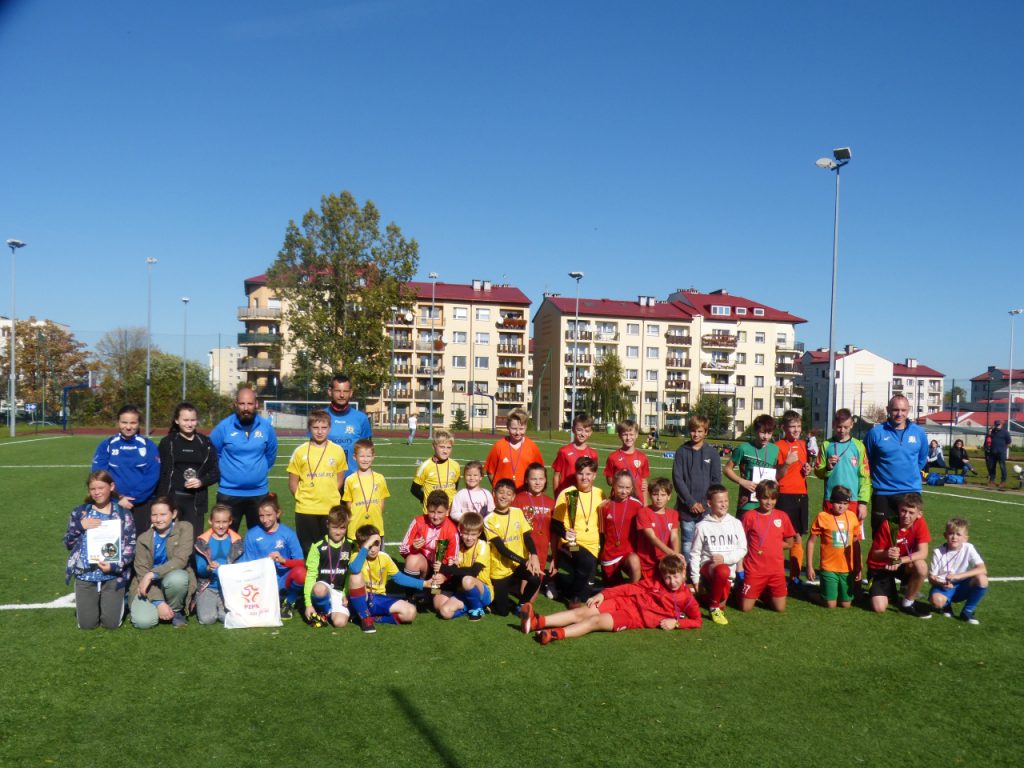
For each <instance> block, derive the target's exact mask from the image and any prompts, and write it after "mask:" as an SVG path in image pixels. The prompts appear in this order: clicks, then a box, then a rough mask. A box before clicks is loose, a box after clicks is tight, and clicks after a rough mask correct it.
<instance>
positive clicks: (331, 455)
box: [288, 440, 348, 515]
mask: <svg viewBox="0 0 1024 768" xmlns="http://www.w3.org/2000/svg"><path fill="white" fill-rule="evenodd" d="M346 469H348V461H347V460H346V459H345V450H344V449H343V448H342V447H341V446H339V445H335V444H334V443H332V442H330V441H327V442H325V443H324V444H323V446H319V445H317V444H316V443H314V442H313V441H312V440H309V441H307V442H305V443H303V444H302V445H300V446H299V447H298V448H296V449H295V452H294V453H292V458H291V461H289V462H288V474H289V475H295V476H296V477H298V478H299V486H298V488H296V489H295V511H296V512H298V513H299V514H303V515H326V514H327V513H328V512H330V511H331V507H333V506H335V505H336V504H337V503H338V499H339V498H340V496H339V494H338V475H339V474H341V473H343V472H345V470H346Z"/></svg>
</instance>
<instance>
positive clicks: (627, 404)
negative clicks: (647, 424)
mask: <svg viewBox="0 0 1024 768" xmlns="http://www.w3.org/2000/svg"><path fill="white" fill-rule="evenodd" d="M630 392H631V390H630V388H629V386H628V385H627V384H626V382H625V380H624V376H623V369H622V361H621V360H620V359H619V356H618V355H616V354H614V353H612V354H608V355H605V356H604V357H603V358H602V359H601V362H599V363H597V365H595V366H594V378H593V380H592V381H591V383H590V393H589V395H588V396H587V409H588V410H589V411H590V415H591V416H593V417H595V418H596V419H598V420H599V421H620V420H621V419H624V418H626V417H627V416H631V415H632V414H633V401H632V400H631V399H630Z"/></svg>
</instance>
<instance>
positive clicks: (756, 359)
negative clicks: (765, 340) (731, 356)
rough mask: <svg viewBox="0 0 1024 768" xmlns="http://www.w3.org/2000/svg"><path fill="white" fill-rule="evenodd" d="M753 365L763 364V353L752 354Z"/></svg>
mask: <svg viewBox="0 0 1024 768" xmlns="http://www.w3.org/2000/svg"><path fill="white" fill-rule="evenodd" d="M754 365H764V355H754Z"/></svg>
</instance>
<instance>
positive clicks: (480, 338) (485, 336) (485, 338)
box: [476, 331, 491, 344]
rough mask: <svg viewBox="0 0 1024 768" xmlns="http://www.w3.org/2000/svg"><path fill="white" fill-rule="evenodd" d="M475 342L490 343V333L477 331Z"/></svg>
mask: <svg viewBox="0 0 1024 768" xmlns="http://www.w3.org/2000/svg"><path fill="white" fill-rule="evenodd" d="M476 343H477V344H490V343H491V334H489V333H483V332H481V331H477V334H476Z"/></svg>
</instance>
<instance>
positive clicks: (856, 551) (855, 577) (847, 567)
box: [807, 485, 861, 608]
mask: <svg viewBox="0 0 1024 768" xmlns="http://www.w3.org/2000/svg"><path fill="white" fill-rule="evenodd" d="M852 496H853V494H851V493H850V489H849V488H846V487H845V486H842V485H837V486H835V487H834V488H833V489H832V492H831V494H830V495H829V500H828V508H826V509H825V510H824V511H822V512H819V513H818V516H817V517H816V518H814V524H813V525H812V526H811V535H810V537H809V538H808V539H807V579H808V580H809V581H814V579H815V575H817V576H818V578H820V582H819V584H818V589H819V592H820V594H821V599H822V601H823V602H824V603H825V605H826V606H828V607H829V608H835V607H836V606H837V605H839V606H842V607H843V608H849V607H850V605H851V604H852V603H853V595H854V590H855V589H856V587H857V584H858V583H860V575H861V573H860V571H861V568H860V564H861V558H860V540H861V531H860V520H858V519H857V513H856V512H852V511H851V510H850V502H851V501H852ZM818 541H820V542H821V572H820V573H818V574H815V571H814V548H815V544H816V543H817V542H818Z"/></svg>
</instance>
